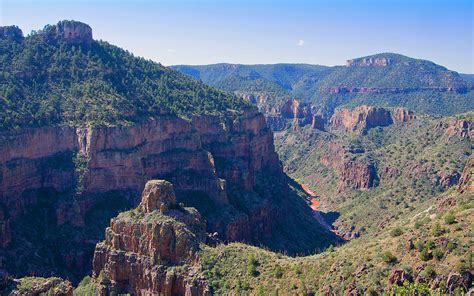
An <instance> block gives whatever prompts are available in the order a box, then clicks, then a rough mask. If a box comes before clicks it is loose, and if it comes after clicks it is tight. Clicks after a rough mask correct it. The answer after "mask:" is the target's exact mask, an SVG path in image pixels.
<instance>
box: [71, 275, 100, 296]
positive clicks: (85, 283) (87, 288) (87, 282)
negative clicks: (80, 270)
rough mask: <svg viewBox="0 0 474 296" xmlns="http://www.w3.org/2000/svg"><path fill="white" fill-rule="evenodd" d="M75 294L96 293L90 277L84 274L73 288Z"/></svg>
mask: <svg viewBox="0 0 474 296" xmlns="http://www.w3.org/2000/svg"><path fill="white" fill-rule="evenodd" d="M74 294H75V295H97V287H96V285H95V284H94V283H92V282H91V277H90V276H86V277H84V278H83V279H82V281H81V282H80V283H79V285H78V286H77V288H76V289H75V290H74Z"/></svg>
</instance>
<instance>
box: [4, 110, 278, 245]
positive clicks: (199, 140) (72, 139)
mask: <svg viewBox="0 0 474 296" xmlns="http://www.w3.org/2000/svg"><path fill="white" fill-rule="evenodd" d="M0 139H1V141H0V206H1V208H2V209H4V211H3V215H0V223H1V225H3V226H4V227H2V228H1V229H0V238H1V239H2V242H3V244H4V245H7V244H8V242H9V241H10V237H11V236H10V231H9V230H10V228H9V225H11V221H15V220H16V219H18V218H20V217H21V216H22V215H23V213H24V212H25V209H26V208H28V207H32V206H34V205H35V203H36V202H37V200H36V195H35V192H37V191H39V190H43V189H51V190H54V191H55V192H59V194H65V195H68V194H71V192H72V193H75V192H76V191H77V190H78V188H79V189H80V193H79V195H80V196H81V198H79V199H69V200H68V199H63V200H61V203H60V204H58V205H56V207H57V221H58V225H62V224H65V223H72V224H73V225H75V226H77V227H81V225H83V224H84V216H85V215H86V214H87V212H88V211H89V209H91V208H92V207H93V206H94V204H95V196H97V195H98V194H106V193H108V192H115V193H119V194H120V193H121V192H123V193H124V194H125V193H126V194H127V196H133V195H135V196H138V194H139V192H140V191H141V189H142V188H143V186H144V185H145V182H146V180H148V179H151V178H166V179H167V180H169V181H171V182H173V183H174V186H175V190H176V193H177V196H178V201H179V199H180V197H184V196H187V195H193V194H198V193H199V194H204V195H205V196H207V197H209V198H210V199H211V200H212V201H213V202H215V203H216V204H217V205H223V204H228V203H229V200H228V196H227V195H228V188H231V189H232V188H233V189H235V188H240V189H245V190H249V191H252V190H253V188H254V186H255V185H256V183H257V176H258V175H259V174H269V175H282V168H281V166H280V163H279V160H278V155H277V154H276V152H275V149H274V145H273V136H272V133H271V131H270V129H269V128H268V126H267V125H266V123H265V119H264V117H263V115H261V114H260V113H258V112H256V111H255V110H253V109H250V110H247V111H246V112H245V113H244V114H242V115H241V116H239V117H237V118H235V119H227V120H224V121H222V120H221V119H219V118H217V117H212V116H200V117H195V118H193V119H192V121H191V122H188V121H186V120H183V119H180V118H177V117H174V116H169V115H163V116H160V117H158V118H156V119H154V120H150V121H148V122H143V123H139V124H136V125H133V126H130V127H111V128H77V129H76V128H54V127H45V128H36V129H24V130H21V131H17V132H11V133H2V134H0ZM134 203H135V204H137V203H136V202H134ZM269 212H272V211H269ZM256 213H259V210H258V209H256ZM272 213H273V212H272ZM241 219H242V220H241V221H240V222H238V223H244V222H245V221H251V219H249V216H248V215H243V216H241ZM270 220H271V219H264V220H263V221H266V222H265V223H267V222H269V221H270ZM234 223H237V222H236V221H234ZM211 225H214V224H211ZM219 225H221V226H222V227H224V230H222V229H221V228H220V229H219V230H220V231H219V233H220V234H221V235H223V236H224V235H225V233H227V231H226V230H225V227H226V225H225V224H222V223H220V222H219ZM249 228H250V226H249ZM209 231H210V232H214V231H216V230H213V229H210V230H209ZM239 233H241V234H245V233H246V232H239ZM222 239H226V237H222ZM233 239H241V240H251V239H250V237H233Z"/></svg>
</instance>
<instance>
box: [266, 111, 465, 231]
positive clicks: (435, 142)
mask: <svg viewBox="0 0 474 296" xmlns="http://www.w3.org/2000/svg"><path fill="white" fill-rule="evenodd" d="M455 118H457V119H460V118H465V119H466V120H473V119H474V114H473V113H472V112H468V113H465V114H461V115H458V116H456V117H455ZM453 120H454V118H451V117H449V118H434V117H431V116H419V117H418V119H416V120H413V121H410V122H407V123H403V124H393V125H390V126H387V127H377V128H372V129H369V130H368V132H367V133H366V134H362V135H355V134H348V133H344V132H336V133H333V132H324V131H319V130H314V129H311V128H310V127H309V126H305V127H304V128H301V129H300V130H299V131H297V132H295V131H282V132H277V133H275V144H276V149H277V152H278V153H279V155H280V159H281V160H282V162H283V163H284V165H285V168H286V169H287V173H288V174H289V175H290V176H292V177H293V178H295V179H299V180H300V182H301V183H304V184H306V185H308V186H310V187H311V189H312V190H313V191H315V192H316V193H317V194H318V195H319V196H320V198H321V201H322V204H324V206H325V209H326V211H334V212H338V213H339V214H340V216H339V217H338V221H339V223H345V224H349V225H354V226H355V227H356V228H355V231H358V232H359V233H360V234H363V233H367V232H371V231H378V230H379V227H378V226H379V225H381V224H382V223H383V224H386V223H387V222H390V221H394V220H397V219H400V218H402V217H406V215H407V214H409V213H410V212H413V211H414V210H416V209H418V208H419V206H420V205H421V204H424V203H425V202H427V201H428V200H430V199H433V198H435V197H436V196H437V195H439V194H441V193H442V192H444V191H446V190H449V185H451V186H452V185H455V184H453V183H451V184H449V185H447V184H448V183H446V182H445V183H442V182H440V181H437V180H440V179H441V177H440V176H442V175H444V176H454V177H453V178H452V179H455V176H459V174H460V173H461V172H462V169H463V165H464V163H465V162H466V161H467V158H468V156H469V155H470V153H471V151H472V148H473V146H472V141H471V140H469V139H465V138H462V137H460V136H458V135H454V136H450V135H448V134H447V132H446V129H445V128H440V126H448V124H449V123H450V122H452V121H453ZM334 145H338V146H340V147H342V148H343V149H344V154H345V158H346V159H351V160H353V162H354V163H360V164H369V165H371V166H373V167H374V171H375V172H376V176H375V179H376V182H374V183H375V185H376V186H374V187H372V188H370V189H369V190H358V189H354V188H352V186H351V185H350V184H349V185H346V183H344V182H343V181H342V180H341V179H342V176H341V172H340V171H338V170H336V169H335V168H334V167H333V166H331V165H330V164H328V163H327V161H326V160H325V159H327V158H328V157H330V156H331V155H330V153H331V152H329V151H330V148H331V147H333V146H334ZM360 173H361V174H362V175H363V172H362V171H361V172H360ZM352 178H353V177H352ZM341 184H342V185H344V186H342V185H341ZM341 189H342V190H341ZM374 209H377V210H376V211H374ZM450 215H451V214H448V213H447V214H446V216H448V217H449V216H450ZM430 219H431V217H429V216H423V217H421V216H420V217H417V218H416V224H415V228H421V227H422V226H423V225H426V224H428V223H429V222H430ZM450 219H451V218H450ZM444 225H446V222H445V221H444V220H443V221H442V223H440V225H439V227H438V226H433V227H435V228H436V229H434V230H430V231H436V232H439V234H440V235H441V234H442V232H443V231H447V229H445V227H443V226H444ZM454 225H455V224H454ZM401 230H402V231H405V229H403V228H402V229H401ZM393 231H394V233H393V235H397V234H399V230H393Z"/></svg>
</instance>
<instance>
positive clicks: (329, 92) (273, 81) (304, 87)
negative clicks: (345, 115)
mask: <svg viewBox="0 0 474 296" xmlns="http://www.w3.org/2000/svg"><path fill="white" fill-rule="evenodd" d="M172 68H173V69H176V70H178V71H181V72H182V73H184V74H187V75H190V76H191V77H194V78H196V79H200V80H202V81H203V82H206V83H209V84H210V85H213V86H216V87H219V88H221V89H225V90H229V91H234V92H236V93H238V94H246V95H251V96H266V97H267V99H266V102H268V103H261V106H259V107H260V108H261V110H262V111H264V112H265V111H267V112H266V113H272V115H273V114H274V113H279V112H280V110H278V109H279V108H280V107H281V106H282V105H284V103H285V102H286V101H287V100H289V99H291V98H296V99H297V100H298V101H300V102H301V103H305V104H308V105H309V106H311V108H312V109H313V110H312V111H313V113H322V114H323V115H325V116H326V117H328V116H330V115H331V114H332V112H333V111H334V109H335V108H336V107H339V106H357V105H364V104H367V105H374V106H384V107H400V106H402V107H406V108H409V109H411V110H413V111H416V112H420V113H426V114H430V115H454V114H456V113H461V112H466V111H469V110H471V109H474V83H473V82H472V81H469V80H468V79H466V77H467V76H466V75H462V76H461V75H459V73H457V72H454V71H450V70H448V69H446V68H445V67H443V66H440V65H437V64H435V63H433V62H431V61H427V60H421V59H414V58H410V57H406V56H403V55H399V54H394V53H381V54H376V55H372V56H367V57H361V58H357V59H352V60H348V61H347V62H346V65H345V66H335V67H325V66H319V65H307V64H275V65H239V64H215V65H203V66H191V65H177V66H172ZM275 89H278V90H279V91H278V93H276V92H275ZM275 102H276V103H277V104H275ZM268 111H272V112H268Z"/></svg>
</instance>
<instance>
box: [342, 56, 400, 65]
mask: <svg viewBox="0 0 474 296" xmlns="http://www.w3.org/2000/svg"><path fill="white" fill-rule="evenodd" d="M391 64H392V59H390V58H374V57H368V58H360V59H352V60H347V63H346V66H347V67H356V66H362V67H367V66H382V67H385V66H388V65H391Z"/></svg>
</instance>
